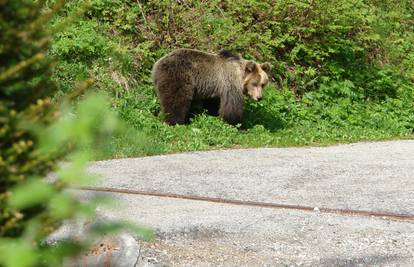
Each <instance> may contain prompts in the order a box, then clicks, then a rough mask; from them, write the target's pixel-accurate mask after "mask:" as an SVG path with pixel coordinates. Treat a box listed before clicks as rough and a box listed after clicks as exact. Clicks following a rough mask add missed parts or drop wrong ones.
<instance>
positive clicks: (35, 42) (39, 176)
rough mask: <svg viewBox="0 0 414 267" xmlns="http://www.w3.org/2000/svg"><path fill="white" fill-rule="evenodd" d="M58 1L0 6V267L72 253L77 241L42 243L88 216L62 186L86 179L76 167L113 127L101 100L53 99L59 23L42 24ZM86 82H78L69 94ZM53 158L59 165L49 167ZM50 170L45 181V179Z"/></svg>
mask: <svg viewBox="0 0 414 267" xmlns="http://www.w3.org/2000/svg"><path fill="white" fill-rule="evenodd" d="M63 2H64V1H55V4H54V5H53V6H51V7H50V8H48V7H47V6H44V5H43V3H44V1H31V0H22V1H14V0H10V1H8V0H5V1H0V32H1V35H0V266H6V267H16V266H19V267H26V266H61V265H62V263H63V259H64V258H65V257H68V256H73V255H75V254H77V253H79V252H80V249H82V248H83V246H82V245H84V244H81V243H80V242H77V241H76V240H67V241H62V242H59V243H58V244H56V245H54V246H50V245H48V244H46V243H45V238H46V237H47V236H48V235H49V234H50V233H51V232H53V231H54V230H56V228H57V227H58V226H59V225H60V224H61V223H62V221H63V220H66V219H73V218H78V217H80V216H82V217H86V218H90V217H91V216H92V215H93V212H94V210H95V209H94V208H95V204H94V201H95V200H92V201H89V202H85V203H80V202H79V201H77V200H76V199H74V198H73V196H72V195H70V194H69V193H67V192H66V191H63V189H64V188H65V187H66V186H68V185H70V184H75V183H76V182H79V180H80V179H81V178H86V179H91V177H89V176H88V175H86V174H85V173H84V172H83V168H84V166H85V165H86V163H87V161H88V160H90V159H91V158H94V157H96V153H97V151H98V150H99V148H100V147H102V143H104V141H106V140H108V138H110V136H111V135H112V133H113V132H115V131H116V130H117V129H118V128H119V127H118V126H119V123H118V120H117V117H116V116H115V114H114V113H113V112H111V110H110V104H109V101H108V100H107V99H106V98H105V97H103V96H99V95H93V96H82V97H81V100H80V101H79V102H78V103H77V105H76V106H77V108H73V107H72V105H71V104H70V103H69V100H70V99H71V95H64V96H62V95H60V97H57V96H56V95H55V94H56V92H57V87H56V84H55V83H54V82H53V80H52V71H51V70H52V67H53V61H52V60H51V59H50V57H49V56H48V55H47V54H46V53H47V52H48V51H49V45H50V40H51V37H52V34H53V33H54V32H55V31H58V30H60V27H61V26H62V25H64V24H60V25H61V26H60V27H59V26H56V27H52V26H51V24H50V20H51V19H52V18H53V16H54V15H55V14H56V12H58V10H59V9H60V7H61V6H62V5H63ZM45 25H47V26H48V27H45ZM60 36H68V34H63V35H60ZM93 40H98V39H96V38H93ZM60 45H63V44H60ZM70 45H73V43H71V44H70ZM77 45H80V46H77ZM88 45H96V44H91V43H87V42H85V43H80V44H76V47H77V48H79V49H80V50H81V51H83V52H85V53H87V54H88V55H95V56H97V55H102V54H100V52H99V53H95V52H96V51H95V50H93V49H90V48H88V47H87V46H88ZM94 47H99V44H98V45H97V46H94ZM64 50H65V49H62V50H61V51H64ZM67 52H68V53H74V50H70V49H69V50H67ZM61 55H62V56H63V55H64V54H61ZM82 72H84V70H83V69H82V68H80V73H82ZM83 77H85V76H82V78H83ZM62 82H64V81H62ZM88 84H89V81H84V82H79V83H78V85H77V86H76V87H75V88H74V91H72V92H71V94H72V96H76V94H79V93H81V92H83V90H84V89H85V88H86V87H88ZM135 144H138V141H135ZM137 147H138V146H137ZM61 160H66V161H67V162H66V164H65V165H64V166H63V167H61V168H57V165H58V162H59V161H61ZM51 172H54V174H55V175H56V181H55V182H53V183H52V182H46V181H45V177H46V176H47V175H50V174H51ZM115 226H120V225H113V227H112V228H114V227H115ZM115 228H116V227H115ZM137 230H138V232H139V233H141V234H142V235H144V236H145V235H147V236H148V234H151V232H149V231H147V230H145V229H143V228H139V229H137ZM96 233H99V231H98V230H97V231H95V232H94V231H92V232H91V234H96ZM92 236H93V235H91V236H90V237H92Z"/></svg>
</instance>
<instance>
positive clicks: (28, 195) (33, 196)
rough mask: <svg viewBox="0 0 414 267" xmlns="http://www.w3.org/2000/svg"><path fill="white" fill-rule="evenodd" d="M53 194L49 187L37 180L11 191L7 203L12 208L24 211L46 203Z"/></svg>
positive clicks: (53, 191)
mask: <svg viewBox="0 0 414 267" xmlns="http://www.w3.org/2000/svg"><path fill="white" fill-rule="evenodd" d="M55 194H56V192H55V190H54V189H53V188H52V186H51V185H49V184H46V183H45V182H42V181H39V180H30V181H28V182H27V183H25V184H23V185H21V186H18V187H16V188H15V189H14V190H13V191H12V196H11V197H10V202H9V203H10V205H11V206H12V207H13V208H16V209H24V208H28V207H32V206H35V205H38V204H42V203H45V202H48V201H49V199H50V198H51V197H52V196H53V195H55Z"/></svg>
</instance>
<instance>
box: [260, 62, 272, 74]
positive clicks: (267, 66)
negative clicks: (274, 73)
mask: <svg viewBox="0 0 414 267" xmlns="http://www.w3.org/2000/svg"><path fill="white" fill-rule="evenodd" d="M260 67H261V68H262V70H263V71H264V72H266V73H267V74H270V71H271V70H272V65H270V63H269V62H265V63H263V64H260Z"/></svg>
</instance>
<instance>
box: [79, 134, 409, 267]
mask: <svg viewBox="0 0 414 267" xmlns="http://www.w3.org/2000/svg"><path fill="white" fill-rule="evenodd" d="M413 170H414V140H405V141H389V142H376V143H356V144H349V145H338V146H331V147H315V148H262V149H237V150H221V151H208V152H194V153H183V154H174V155H163V156H155V157H143V158H131V159H119V160H108V161H100V162H96V163H93V164H92V165H91V166H90V171H91V172H93V173H96V174H100V175H101V176H102V179H101V180H100V181H99V183H98V184H95V186H101V187H112V188H123V189H129V190H139V191H151V192H162V193H174V194H183V195H196V196H208V197H215V198H226V199H236V200H244V201H262V202H269V203H278V204H288V205H304V206H310V207H318V208H319V209H321V208H335V209H354V210H369V211H376V212H392V213H399V214H409V215H414V171H413ZM81 194H83V195H85V196H88V195H90V194H92V193H91V192H82V193H81ZM93 194H95V193H93ZM98 194H109V195H111V196H113V197H114V198H115V199H117V200H119V201H118V202H117V203H116V204H115V205H114V206H112V207H105V208H104V207H100V208H99V213H100V214H101V215H102V216H105V217H108V218H117V219H127V220H130V221H133V222H137V223H141V224H146V225H149V226H151V227H153V228H154V229H156V230H157V233H158V238H157V239H156V240H155V241H154V242H151V243H145V242H143V243H142V251H141V254H142V257H143V259H142V261H141V264H142V265H143V266H144V265H145V264H152V265H158V266H292V265H293V266H367V265H368V266H376V265H378V266H414V221H413V220H412V219H411V220H398V219H389V218H379V217H366V216H365V217H364V216H350V215H339V214H329V213H324V212H318V211H317V210H318V209H315V211H312V212H309V211H298V210H289V209H272V208H260V207H247V206H237V205H231V204H220V203H211V202H203V201H195V200H183V199H172V198H162V197H154V196H139V195H131V194H119V193H98Z"/></svg>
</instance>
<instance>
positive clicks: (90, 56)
mask: <svg viewBox="0 0 414 267" xmlns="http://www.w3.org/2000/svg"><path fill="white" fill-rule="evenodd" d="M51 2H53V1H51ZM79 2H80V1H76V0H74V1H71V2H69V4H68V5H67V7H66V8H65V9H64V10H63V11H62V12H61V14H60V17H59V18H57V19H56V20H55V21H54V23H55V24H57V23H59V21H60V20H62V19H64V18H65V17H66V16H68V15H69V14H71V13H73V12H76V9H77V7H78V6H79ZM413 14H414V5H413V4H412V1H408V0H407V1H405V0H404V1H391V0H387V1H376V0H366V1H362V0H339V2H338V1H334V2H333V1H298V0H289V1H278V2H277V3H275V1H271V0H265V1H255V0H248V1H242V2H241V1H233V0H228V1H219V0H213V1H200V0H192V1H135V0H134V1H132V0H127V1H120V0H91V1H90V7H89V9H88V10H87V12H86V13H85V14H84V16H83V17H82V19H80V20H78V21H76V22H74V23H73V25H71V26H70V27H69V28H68V29H67V30H65V31H63V32H61V33H59V34H58V35H57V37H56V38H55V39H54V41H53V42H52V48H51V51H50V53H51V54H52V55H54V56H55V57H57V58H59V59H60V63H59V64H57V65H56V66H55V71H54V75H55V80H56V82H57V84H58V85H59V89H60V92H59V94H58V95H57V97H60V96H64V95H66V94H68V93H70V90H71V88H73V85H74V83H75V81H77V80H82V79H86V78H88V77H92V78H94V80H95V83H94V85H93V86H92V90H96V91H103V92H106V93H107V95H109V97H110V99H111V101H112V108H113V109H114V110H115V111H116V112H117V113H118V114H119V116H120V117H121V118H122V120H123V121H124V126H125V128H126V129H128V130H126V131H123V134H122V135H121V134H119V135H118V136H115V137H113V138H112V139H110V140H108V142H107V144H106V147H105V149H104V151H103V152H102V153H101V154H99V155H97V158H113V157H130V156H141V155H154V154H161V153H172V152H179V151H193V150H207V149H220V148H233V147H264V146H302V145H326V144H335V143H346V142H354V141H360V140H383V139H398V138H413V128H414V104H413V103H414V89H413V88H414V85H413V81H414V45H413V43H414V33H413V32H414V23H413V18H414V16H413ZM178 47H188V48H197V49H200V50H205V51H211V52H214V51H218V50H220V49H223V48H226V49H230V50H232V51H236V52H238V53H240V54H241V55H242V56H243V57H244V58H249V59H250V58H251V59H255V60H257V61H260V62H263V61H269V62H271V63H272V65H273V70H272V82H271V84H270V85H269V86H268V87H267V88H266V89H265V93H264V100H262V101H261V102H253V101H250V100H246V102H245V112H244V113H245V114H244V118H243V121H242V123H241V124H240V125H237V126H230V125H228V124H226V123H225V122H223V121H222V120H221V119H220V118H217V117H212V116H208V115H205V114H197V115H195V116H194V117H193V119H192V120H191V122H190V123H189V124H187V125H177V126H168V125H166V124H164V123H162V119H161V118H160V117H159V116H158V114H159V111H160V106H159V102H158V100H157V98H156V95H155V93H154V90H153V86H152V84H151V79H150V72H151V68H152V65H153V64H154V62H155V61H156V60H157V59H158V58H160V57H161V56H163V55H165V54H166V53H168V52H170V51H172V50H173V49H175V48H178ZM142 139H145V140H146V142H145V146H144V147H142V145H137V141H136V140H142Z"/></svg>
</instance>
